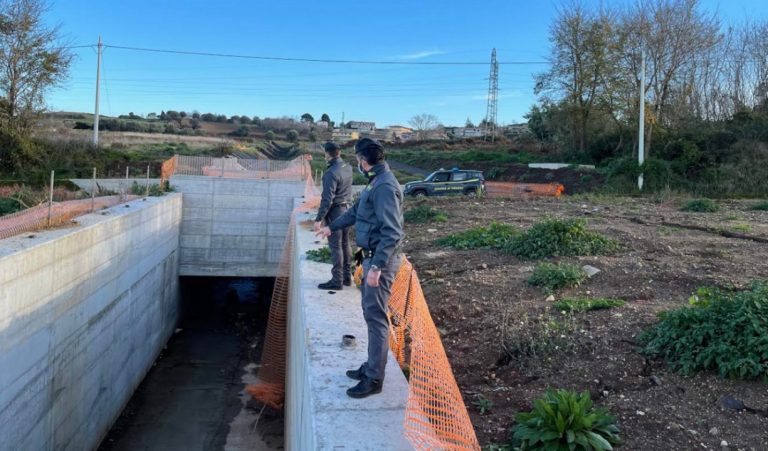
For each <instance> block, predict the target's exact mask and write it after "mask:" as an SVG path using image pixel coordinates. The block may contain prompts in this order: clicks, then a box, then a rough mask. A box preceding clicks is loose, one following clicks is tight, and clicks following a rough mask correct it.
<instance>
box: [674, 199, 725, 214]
mask: <svg viewBox="0 0 768 451" xmlns="http://www.w3.org/2000/svg"><path fill="white" fill-rule="evenodd" d="M719 209H720V206H719V205H717V203H716V202H715V201H713V200H712V199H694V200H691V201H688V202H687V203H686V204H685V205H683V206H682V207H681V208H680V211H691V212H695V213H714V212H716V211H717V210H719Z"/></svg>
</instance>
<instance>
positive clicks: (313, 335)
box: [285, 213, 413, 451]
mask: <svg viewBox="0 0 768 451" xmlns="http://www.w3.org/2000/svg"><path fill="white" fill-rule="evenodd" d="M313 219H314V218H313V217H312V216H311V215H307V214H303V213H301V214H297V216H296V223H297V226H296V228H295V229H294V230H292V231H291V232H292V233H294V234H295V235H294V237H295V246H294V252H293V255H292V257H293V269H292V270H293V273H292V276H291V287H290V289H291V302H290V303H289V312H288V355H287V367H288V368H287V376H286V378H287V380H286V404H285V405H286V407H285V446H286V449H287V450H289V451H296V450H343V449H349V450H353V449H354V450H410V449H413V448H412V447H411V445H410V444H409V443H408V441H407V440H406V439H405V430H404V427H403V421H404V419H405V405H406V402H407V398H408V383H407V381H406V379H405V376H403V373H402V371H400V367H399V366H398V364H397V361H396V360H395V358H394V356H393V355H392V353H390V355H389V361H388V363H387V376H386V379H385V380H384V390H383V392H382V393H381V394H378V395H374V396H371V397H368V398H365V399H353V398H350V397H348V396H347V394H346V390H347V388H349V387H352V386H353V385H355V383H356V381H354V380H352V379H349V378H348V377H347V376H346V375H345V372H346V370H349V369H357V368H358V367H359V366H360V364H361V363H362V362H363V361H365V360H366V358H367V346H368V345H367V343H368V337H367V332H366V331H367V329H366V326H365V321H364V320H363V313H362V310H361V308H360V291H359V290H358V289H357V288H355V287H352V288H346V287H345V289H344V290H342V291H338V292H336V293H335V294H330V293H329V292H328V291H324V290H318V289H317V284H318V283H320V282H325V281H326V280H328V277H329V276H330V271H331V266H330V265H328V264H323V263H316V262H311V261H308V260H307V259H306V251H307V250H309V249H317V248H320V247H321V246H323V245H324V243H323V244H317V243H316V241H317V239H316V238H315V236H314V234H313V233H311V231H310V228H311V222H308V220H309V221H311V220H313ZM302 221H304V222H303V223H302ZM344 334H351V335H354V336H355V337H356V338H357V340H356V341H357V345H356V346H355V347H354V348H342V347H341V337H342V335H344Z"/></svg>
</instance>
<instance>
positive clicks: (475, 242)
mask: <svg viewBox="0 0 768 451" xmlns="http://www.w3.org/2000/svg"><path fill="white" fill-rule="evenodd" d="M518 233H519V232H518V231H517V229H515V227H514V226H512V225H509V224H502V223H499V222H492V223H491V224H490V225H489V226H488V227H475V228H473V229H469V230H465V231H463V232H459V233H454V234H451V235H448V236H446V237H443V238H441V239H439V240H437V244H439V245H441V246H450V247H453V248H455V249H478V248H483V247H491V248H502V247H504V246H506V245H507V243H509V241H510V240H511V239H512V238H513V237H514V236H516V235H517V234H518Z"/></svg>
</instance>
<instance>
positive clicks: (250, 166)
mask: <svg viewBox="0 0 768 451" xmlns="http://www.w3.org/2000/svg"><path fill="white" fill-rule="evenodd" d="M309 160H311V157H309V158H307V156H300V157H297V158H294V159H293V160H290V161H279V160H265V159H255V158H234V157H226V158H215V157H208V156H189V155H175V156H174V157H173V158H171V159H169V160H167V161H165V162H164V163H163V167H162V173H161V178H162V179H163V180H168V179H170V177H171V176H172V175H202V176H207V177H223V178H240V179H280V180H304V179H305V178H306V177H307V175H309V172H310V168H309Z"/></svg>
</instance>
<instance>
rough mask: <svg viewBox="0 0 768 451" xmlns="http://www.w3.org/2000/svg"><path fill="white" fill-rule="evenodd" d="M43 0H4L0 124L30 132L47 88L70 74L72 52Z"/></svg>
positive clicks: (0, 35)
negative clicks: (49, 22)
mask: <svg viewBox="0 0 768 451" xmlns="http://www.w3.org/2000/svg"><path fill="white" fill-rule="evenodd" d="M45 10H46V4H45V3H44V2H43V1H42V0H7V1H2V2H0V95H2V98H1V99H0V126H2V127H4V128H6V129H11V130H14V131H16V132H22V133H23V132H26V131H27V130H28V128H29V127H30V125H31V122H32V119H33V118H34V117H36V116H37V115H38V114H39V113H40V112H41V111H42V110H43V107H44V100H43V96H44V94H45V92H46V90H47V89H49V88H51V87H53V86H55V85H57V84H58V83H60V82H62V81H63V80H64V78H65V77H66V75H67V71H68V69H69V65H70V63H71V61H72V54H71V53H70V51H69V50H68V49H66V48H64V47H61V46H58V45H57V41H58V40H59V30H58V28H57V27H53V28H48V27H47V26H46V25H45V24H44V23H43V18H42V15H43V13H44V12H45Z"/></svg>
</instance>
